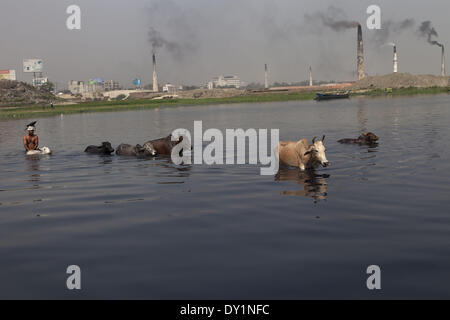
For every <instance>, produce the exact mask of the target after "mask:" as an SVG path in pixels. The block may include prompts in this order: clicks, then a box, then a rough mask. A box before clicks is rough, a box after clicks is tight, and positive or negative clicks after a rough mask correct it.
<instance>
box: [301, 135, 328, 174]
mask: <svg viewBox="0 0 450 320" xmlns="http://www.w3.org/2000/svg"><path fill="white" fill-rule="evenodd" d="M324 140H325V136H323V137H322V140H319V141H316V137H314V138H313V139H312V145H310V146H309V149H308V150H307V151H306V152H305V156H306V155H308V154H310V155H311V157H312V158H313V159H314V160H315V161H317V162H319V163H320V164H321V165H322V167H328V166H329V165H330V163H329V162H328V160H327V156H326V155H325V146H324V145H323V141H324Z"/></svg>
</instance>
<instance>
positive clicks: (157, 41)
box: [148, 27, 181, 57]
mask: <svg viewBox="0 0 450 320" xmlns="http://www.w3.org/2000/svg"><path fill="white" fill-rule="evenodd" d="M148 39H149V41H150V44H151V45H152V53H153V54H155V53H156V51H157V49H159V48H163V47H164V48H166V49H167V50H168V51H169V52H170V53H172V54H173V55H174V56H175V57H179V56H180V55H181V47H180V45H179V44H177V43H176V42H172V41H169V40H166V39H165V38H164V37H163V36H162V34H161V33H160V32H159V31H158V30H156V29H155V28H153V27H150V30H149V31H148Z"/></svg>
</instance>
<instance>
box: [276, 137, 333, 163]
mask: <svg viewBox="0 0 450 320" xmlns="http://www.w3.org/2000/svg"><path fill="white" fill-rule="evenodd" d="M324 140H325V136H323V138H322V140H319V141H316V137H314V138H313V140H312V145H310V144H309V143H308V141H307V140H306V139H301V140H299V141H297V142H295V141H280V142H279V144H278V150H279V156H280V162H281V163H284V164H286V165H289V166H293V167H298V168H300V170H302V171H304V170H305V169H314V168H315V167H317V166H318V165H321V166H323V167H327V166H329V165H330V163H329V162H328V160H327V157H326V155H325V146H324V145H323V141H324Z"/></svg>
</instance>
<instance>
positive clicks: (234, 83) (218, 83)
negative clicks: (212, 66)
mask: <svg viewBox="0 0 450 320" xmlns="http://www.w3.org/2000/svg"><path fill="white" fill-rule="evenodd" d="M241 85H242V82H241V79H240V78H239V77H238V76H219V77H214V78H213V79H212V81H210V82H208V89H212V88H224V87H235V88H240V87H241Z"/></svg>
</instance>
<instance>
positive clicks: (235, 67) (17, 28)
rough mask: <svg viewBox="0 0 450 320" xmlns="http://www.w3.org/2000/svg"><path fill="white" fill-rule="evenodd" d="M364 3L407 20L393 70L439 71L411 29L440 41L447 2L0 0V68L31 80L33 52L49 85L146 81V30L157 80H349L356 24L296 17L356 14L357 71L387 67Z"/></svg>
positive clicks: (431, 50) (388, 59) (435, 54)
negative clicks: (158, 42) (71, 12)
mask: <svg viewBox="0 0 450 320" xmlns="http://www.w3.org/2000/svg"><path fill="white" fill-rule="evenodd" d="M71 4H76V5H79V6H80V7H81V11H82V25H81V30H79V31H78V30H75V31H74V30H68V29H67V28H66V20H67V17H68V14H66V9H67V7H68V6H69V5H71ZM371 4H377V5H379V6H380V7H381V9H382V26H383V25H385V24H386V22H387V21H391V22H392V23H394V24H395V23H399V22H401V21H403V20H404V19H407V18H413V19H414V20H415V25H414V26H413V27H412V28H409V29H405V30H403V31H402V32H398V33H396V34H394V33H391V34H390V35H389V36H388V37H386V40H387V41H394V42H396V43H397V45H398V51H399V68H400V71H401V72H411V73H428V74H439V72H440V49H439V48H438V47H436V46H432V45H430V44H428V43H427V41H426V39H423V38H422V39H421V38H419V37H418V36H417V35H416V30H417V29H418V26H419V24H420V23H421V22H422V21H425V20H431V21H432V25H433V27H434V28H435V29H436V31H437V33H438V34H439V38H438V40H439V41H440V42H442V43H443V44H444V45H445V44H447V43H448V39H449V37H450V20H449V19H448V13H449V12H450V1H448V0H428V1H423V0H422V1H418V0H395V1H393V0H370V1H366V0H340V1H337V0H335V1H327V0H323V1H317V0H315V1H314V0H295V1H294V0H127V1H125V0H123V1H118V0H70V1H67V0H0V43H1V47H0V48H1V49H0V69H16V72H17V76H18V80H24V81H31V76H30V75H27V74H24V73H23V72H22V59H24V58H42V59H44V64H45V75H46V76H48V77H49V78H50V80H51V81H54V82H57V83H58V87H59V88H61V87H65V86H67V82H68V81H69V80H88V79H90V78H96V77H102V78H103V79H105V80H107V79H114V80H117V81H119V82H120V83H121V84H122V85H124V86H131V81H132V79H133V78H135V77H139V78H141V79H142V80H143V83H144V84H147V83H149V82H151V76H152V74H151V72H152V71H151V52H152V45H151V43H150V41H149V31H150V29H151V28H153V29H154V30H156V31H157V32H158V33H159V34H160V35H161V36H162V37H163V38H164V40H165V41H167V44H168V45H164V46H163V47H161V48H158V49H157V60H158V75H159V78H160V82H161V83H162V82H171V83H177V84H202V83H205V82H206V81H207V80H208V79H210V78H211V77H213V76H217V75H220V74H236V75H238V76H240V77H241V78H242V80H244V81H246V82H253V81H256V82H260V83H262V82H263V81H264V63H267V64H268V65H269V71H270V82H273V81H303V80H306V79H307V78H308V67H309V66H310V65H311V66H312V68H313V72H314V78H315V79H323V80H352V79H354V77H355V75H354V74H355V68H356V30H354V29H350V30H345V31H342V32H335V31H333V30H331V29H328V28H326V27H324V26H321V23H320V21H319V20H318V19H315V20H314V19H312V20H313V21H310V20H308V19H305V15H306V14H309V15H310V16H313V17H314V16H315V14H316V13H318V12H323V13H325V12H327V10H328V9H329V7H330V6H333V7H335V8H334V9H333V12H337V14H338V15H339V18H345V16H346V17H347V18H348V19H349V20H357V21H360V22H361V24H362V25H363V32H364V40H365V43H364V44H365V59H366V72H368V73H369V74H384V73H390V72H391V71H392V49H391V48H389V47H380V45H379V44H378V43H377V42H375V40H374V39H375V38H374V37H376V35H375V33H376V32H380V31H372V30H368V29H367V27H366V19H367V17H368V15H367V14H366V9H367V7H368V6H369V5H371ZM328 12H330V11H328ZM381 32H383V31H381ZM378 36H379V35H378ZM383 41H384V39H383ZM449 61H450V60H449Z"/></svg>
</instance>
